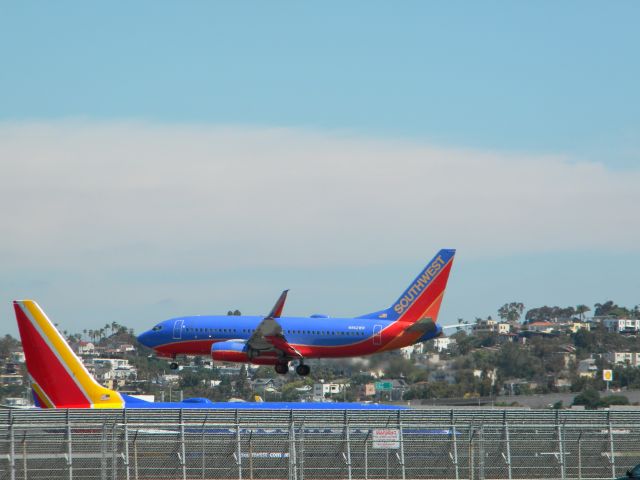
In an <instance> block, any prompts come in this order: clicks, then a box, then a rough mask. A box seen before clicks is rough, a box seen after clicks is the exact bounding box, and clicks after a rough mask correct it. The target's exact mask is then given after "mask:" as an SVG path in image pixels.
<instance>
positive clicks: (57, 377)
mask: <svg viewBox="0 0 640 480" xmlns="http://www.w3.org/2000/svg"><path fill="white" fill-rule="evenodd" d="M13 308H14V309H15V313H16V320H17V321H18V329H19V331H20V339H21V340H22V348H23V350H24V355H25V361H26V364H27V371H28V372H29V376H30V377H31V382H32V383H31V386H32V388H33V395H34V400H35V402H36V404H37V405H38V406H39V407H42V408H123V407H124V403H125V402H124V400H123V398H122V396H121V395H120V394H119V393H118V392H116V391H114V390H109V389H108V388H105V387H103V386H102V385H100V384H99V383H98V382H96V380H95V379H94V378H93V377H92V376H91V374H90V373H89V372H88V371H87V369H86V368H85V366H84V365H83V364H82V362H81V361H80V359H79V358H78V357H77V356H76V354H75V353H74V352H73V350H71V348H70V347H69V344H68V343H67V342H66V340H65V339H64V337H63V336H62V335H60V332H58V330H57V329H56V327H55V326H54V325H53V323H51V320H49V318H47V315H46V314H45V313H44V311H43V310H42V309H41V308H40V306H39V305H38V304H37V303H36V302H34V301H33V300H17V301H14V302H13Z"/></svg>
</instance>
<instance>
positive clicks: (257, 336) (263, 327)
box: [247, 290, 302, 357]
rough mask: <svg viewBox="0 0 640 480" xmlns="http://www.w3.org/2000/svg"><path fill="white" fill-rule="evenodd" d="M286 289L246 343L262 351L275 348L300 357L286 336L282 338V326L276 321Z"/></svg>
mask: <svg viewBox="0 0 640 480" xmlns="http://www.w3.org/2000/svg"><path fill="white" fill-rule="evenodd" d="M288 291H289V290H285V291H284V292H282V294H281V295H280V298H278V301H277V302H276V304H275V305H274V306H273V308H272V309H271V312H270V313H269V315H268V316H266V317H265V318H264V319H263V320H262V321H261V322H260V323H259V324H258V326H257V327H256V329H255V331H254V332H253V334H252V335H251V337H250V338H249V340H247V345H248V346H249V348H251V349H252V350H257V351H258V352H264V351H267V350H273V349H275V350H278V351H280V352H282V353H283V354H284V355H285V356H287V357H302V355H301V354H300V352H298V350H296V349H295V348H294V347H292V346H291V345H290V344H289V342H287V340H286V338H284V334H283V333H282V327H281V326H280V324H279V323H278V321H277V319H278V318H280V316H281V315H282V310H283V309H284V303H285V301H286V299H287V292H288Z"/></svg>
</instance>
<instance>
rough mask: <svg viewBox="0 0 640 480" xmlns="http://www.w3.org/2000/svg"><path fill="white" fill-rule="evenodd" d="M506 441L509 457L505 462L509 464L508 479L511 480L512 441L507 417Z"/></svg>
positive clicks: (505, 426)
mask: <svg viewBox="0 0 640 480" xmlns="http://www.w3.org/2000/svg"><path fill="white" fill-rule="evenodd" d="M504 440H505V443H506V447H507V455H506V457H505V462H507V475H509V477H508V478H509V480H511V479H512V476H511V439H510V437H509V424H508V423H507V419H506V416H505V419H504ZM503 455H504V454H503Z"/></svg>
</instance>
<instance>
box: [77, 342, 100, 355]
mask: <svg viewBox="0 0 640 480" xmlns="http://www.w3.org/2000/svg"><path fill="white" fill-rule="evenodd" d="M77 349H78V355H94V354H95V353H96V346H95V345H94V344H93V343H91V342H84V341H82V342H79V343H78V345H77Z"/></svg>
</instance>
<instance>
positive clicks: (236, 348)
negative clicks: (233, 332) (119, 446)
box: [211, 340, 249, 362]
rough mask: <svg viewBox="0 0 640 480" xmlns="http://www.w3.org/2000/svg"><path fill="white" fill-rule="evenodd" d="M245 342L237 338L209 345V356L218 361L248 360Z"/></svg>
mask: <svg viewBox="0 0 640 480" xmlns="http://www.w3.org/2000/svg"><path fill="white" fill-rule="evenodd" d="M247 350H248V349H247V344H246V343H245V342H242V341H239V340H229V341H227V342H217V343H214V344H213V345H211V358H212V359H213V360H218V361H220V362H248V361H249V356H248V355H247Z"/></svg>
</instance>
